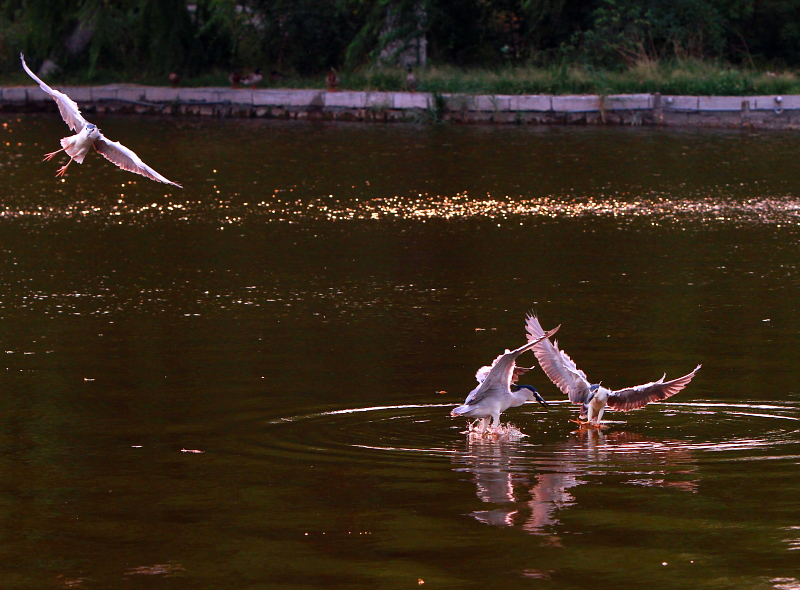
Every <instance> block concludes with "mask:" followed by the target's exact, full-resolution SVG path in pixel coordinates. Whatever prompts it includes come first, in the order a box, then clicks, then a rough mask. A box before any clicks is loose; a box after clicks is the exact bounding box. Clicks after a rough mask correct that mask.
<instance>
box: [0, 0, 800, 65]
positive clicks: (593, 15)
mask: <svg viewBox="0 0 800 590" xmlns="http://www.w3.org/2000/svg"><path fill="white" fill-rule="evenodd" d="M387 23H391V26H387ZM420 35H424V37H425V39H426V40H427V54H428V63H429V64H434V65H449V66H459V67H466V68H470V67H484V68H486V67H489V68H494V67H498V66H502V65H515V66H519V65H527V66H537V67H538V66H540V67H554V66H555V65H557V64H562V63H565V62H568V63H570V64H581V65H582V66H583V67H587V68H596V69H605V70H611V71H613V70H615V69H621V68H625V67H630V66H631V64H633V63H636V62H641V61H642V60H660V61H668V60H680V59H687V58H689V59H700V60H712V61H715V62H717V63H725V64H730V65H734V66H736V67H743V68H754V69H755V68H762V69H763V68H776V67H783V68H793V67H794V66H795V65H796V64H798V63H800V1H798V0H569V1H568V0H248V1H244V2H234V1H232V0H196V1H195V2H188V3H187V2H186V1H185V0H2V11H1V12H0V48H1V49H2V50H1V51H0V73H3V74H6V75H7V74H10V73H12V72H19V60H18V53H19V52H20V51H24V52H25V53H26V55H27V56H28V58H29V60H30V61H31V62H33V63H35V64H41V63H42V62H43V61H44V60H45V59H48V58H49V59H52V60H53V61H55V62H56V63H57V64H58V66H59V67H60V68H61V70H60V71H61V72H62V73H64V74H65V75H72V76H73V77H74V76H79V77H80V78H81V79H82V80H84V81H103V80H109V79H113V78H114V77H115V76H118V77H125V78H126V79H128V80H141V79H144V78H146V77H147V76H163V75H166V74H168V73H169V72H173V71H179V72H181V74H182V76H184V77H198V76H203V75H207V74H209V73H211V72H229V71H232V70H234V69H247V68H249V69H254V68H255V67H260V68H262V69H264V70H266V71H276V72H278V71H279V72H281V73H285V74H295V75H301V76H302V75H305V76H309V75H316V74H319V73H321V72H326V71H327V70H328V68H330V67H335V68H337V69H339V70H343V71H347V70H350V71H353V70H356V69H359V68H362V69H363V68H364V67H371V66H374V65H375V63H376V61H377V60H378V58H379V56H380V54H381V51H382V49H384V47H385V46H386V45H387V44H389V43H391V42H392V41H396V40H398V39H400V40H404V39H405V40H407V39H412V38H414V37H418V36H420Z"/></svg>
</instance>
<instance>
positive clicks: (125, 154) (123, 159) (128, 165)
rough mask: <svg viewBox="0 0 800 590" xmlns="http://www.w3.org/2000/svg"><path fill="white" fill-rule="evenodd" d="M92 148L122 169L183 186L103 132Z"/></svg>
mask: <svg viewBox="0 0 800 590" xmlns="http://www.w3.org/2000/svg"><path fill="white" fill-rule="evenodd" d="M94 149H96V150H97V151H98V153H99V154H100V155H101V156H103V157H104V158H105V159H106V160H108V161H109V162H111V163H113V164H116V165H117V166H119V167H120V168H122V169H123V170H127V171H128V172H134V173H136V174H141V175H142V176H146V177H147V178H149V179H151V180H155V181H157V182H163V183H164V184H171V185H173V186H177V187H178V188H183V187H182V186H181V185H179V184H178V183H177V182H172V181H171V180H169V179H167V178H165V177H164V176H162V175H161V174H159V173H158V172H156V171H155V170H153V169H152V168H150V166H148V165H147V164H145V163H144V162H142V160H141V158H139V156H137V155H136V153H134V151H133V150H130V149H128V148H126V147H125V146H124V145H122V144H121V143H120V142H118V141H111V140H109V139H108V138H106V137H105V136H104V135H103V134H100V137H99V138H98V139H97V140H96V141H95V142H94Z"/></svg>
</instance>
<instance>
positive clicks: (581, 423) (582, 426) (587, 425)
mask: <svg viewBox="0 0 800 590" xmlns="http://www.w3.org/2000/svg"><path fill="white" fill-rule="evenodd" d="M570 422H574V423H575V424H577V425H578V426H579V427H580V428H578V430H588V429H589V428H592V427H593V426H594V424H592V423H591V422H590V421H589V420H587V421H585V422H584V421H583V420H570Z"/></svg>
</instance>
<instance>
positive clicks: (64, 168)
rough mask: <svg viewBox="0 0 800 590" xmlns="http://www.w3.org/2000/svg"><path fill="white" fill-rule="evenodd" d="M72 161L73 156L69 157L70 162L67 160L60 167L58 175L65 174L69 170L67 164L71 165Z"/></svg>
mask: <svg viewBox="0 0 800 590" xmlns="http://www.w3.org/2000/svg"><path fill="white" fill-rule="evenodd" d="M70 162H72V158H70V159H69V162H67V163H66V164H64V165H63V166H62V167H61V168H59V169H58V172H56V176H64V174H65V173H66V171H67V166H69V165H70Z"/></svg>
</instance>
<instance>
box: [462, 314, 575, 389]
mask: <svg viewBox="0 0 800 590" xmlns="http://www.w3.org/2000/svg"><path fill="white" fill-rule="evenodd" d="M560 327H561V326H560V325H559V326H556V327H555V328H553V329H552V330H550V331H549V332H547V333H543V335H542V337H541V338H540V339H538V340H532V341H531V342H528V343H527V344H524V345H522V346H520V347H519V348H516V349H514V350H507V351H506V352H504V353H503V354H501V355H500V356H498V357H497V358H496V359H494V362H493V363H492V366H491V367H490V368H489V371H488V372H486V373H485V375H484V377H483V380H481V379H480V375H481V373H482V372H483V369H485V368H486V367H483V368H481V369H480V370H479V371H478V373H477V374H476V375H475V377H476V378H478V380H479V381H480V385H478V387H476V388H475V389H473V390H472V391H471V392H470V394H469V395H468V396H467V399H466V400H465V401H464V404H465V405H473V404H477V403H478V402H480V401H481V400H483V399H486V398H487V397H489V396H492V395H509V393H510V386H511V380H512V378H513V377H514V372H515V370H516V369H517V365H516V358H517V357H518V356H519V355H521V354H522V353H523V352H525V351H526V350H530V349H531V348H533V347H534V346H536V344H537V343H538V342H540V341H541V340H543V339H545V338H549V337H550V336H552V335H553V334H555V333H556V332H558V329H559V328H560Z"/></svg>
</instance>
